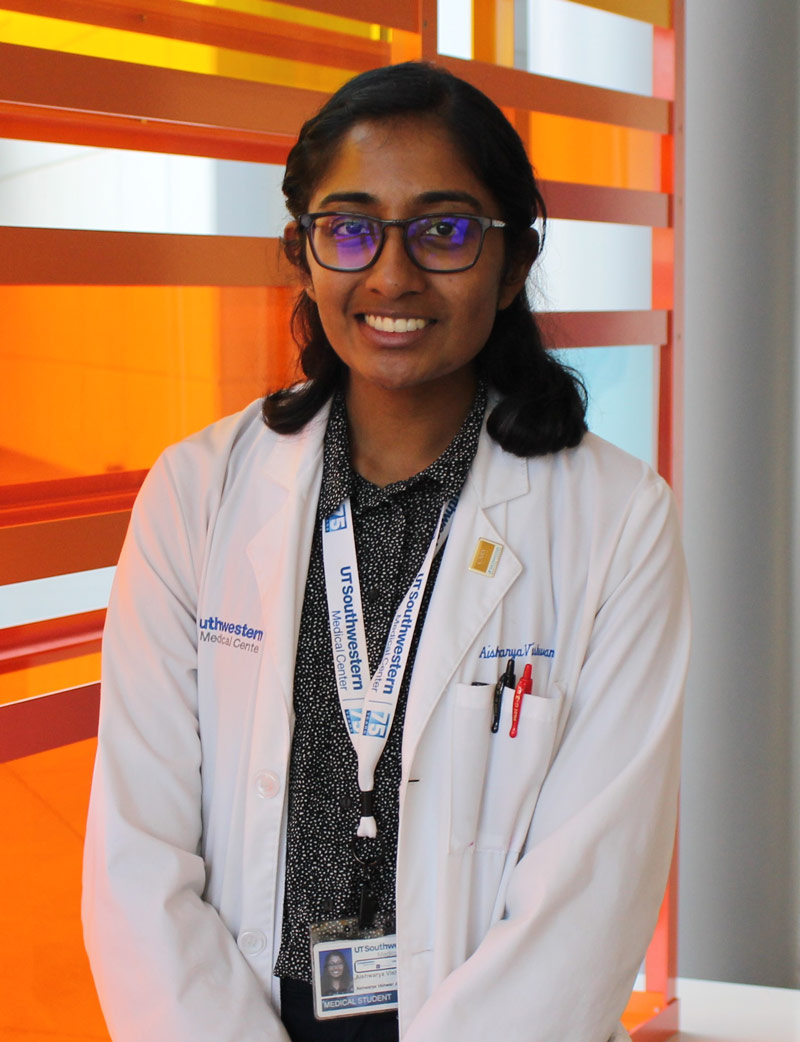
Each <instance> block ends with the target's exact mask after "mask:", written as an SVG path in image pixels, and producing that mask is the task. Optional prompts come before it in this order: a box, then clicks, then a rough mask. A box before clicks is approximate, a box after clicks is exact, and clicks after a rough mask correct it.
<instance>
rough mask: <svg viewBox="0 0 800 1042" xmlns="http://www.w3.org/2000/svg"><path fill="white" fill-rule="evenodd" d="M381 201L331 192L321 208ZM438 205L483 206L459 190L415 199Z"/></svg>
mask: <svg viewBox="0 0 800 1042" xmlns="http://www.w3.org/2000/svg"><path fill="white" fill-rule="evenodd" d="M379 202H380V200H379V199H378V198H377V197H376V196H374V195H370V193H369V192H330V193H329V194H328V195H326V196H324V198H322V199H320V201H319V204H318V205H319V206H320V207H325V206H330V204H331V203H357V204H359V205H361V206H376V205H378V203H379ZM438 203H466V205H467V206H471V207H473V209H475V210H477V211H480V210H482V209H483V206H482V205H481V203H480V202H479V200H478V199H476V198H475V196H474V195H470V193H469V192H461V191H458V190H457V189H445V190H443V191H435V192H422V194H421V195H418V196H416V197H415V199H414V204H415V205H422V206H433V205H436V204H438Z"/></svg>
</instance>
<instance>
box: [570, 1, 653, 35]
mask: <svg viewBox="0 0 800 1042" xmlns="http://www.w3.org/2000/svg"><path fill="white" fill-rule="evenodd" d="M574 2H575V3H577V4H583V5H584V6H585V7H596V8H598V10H600V11H609V12H611V13H612V14H620V15H623V16H624V17H626V18H636V19H638V20H639V21H642V22H651V23H652V24H653V25H658V26H662V27H663V28H665V29H669V28H670V27H671V26H672V0H574Z"/></svg>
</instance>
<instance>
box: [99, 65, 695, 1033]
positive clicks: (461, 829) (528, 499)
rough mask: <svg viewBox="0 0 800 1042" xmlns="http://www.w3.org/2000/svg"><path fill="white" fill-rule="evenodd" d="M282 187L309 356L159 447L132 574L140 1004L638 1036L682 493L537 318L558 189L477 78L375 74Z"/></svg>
mask: <svg viewBox="0 0 800 1042" xmlns="http://www.w3.org/2000/svg"><path fill="white" fill-rule="evenodd" d="M283 187H284V192H285V194H286V198H287V203H288V206H289V211H290V213H291V216H292V220H291V221H290V222H289V224H288V226H287V228H286V232H285V237H284V245H285V249H286V253H287V255H288V257H289V259H290V260H291V261H292V263H294V264H295V265H296V267H297V269H298V271H299V273H300V276H301V280H302V290H301V293H300V296H299V299H298V303H297V306H296V308H295V313H294V332H295V335H296V339H297V341H298V346H299V348H300V361H301V365H302V368H303V371H304V374H305V377H306V379H305V380H304V381H303V382H302V383H299V384H297V385H295V386H293V387H289V388H286V389H284V390H282V391H280V392H278V393H276V394H273V395H270V396H268V397H267V398H266V399H265V401H264V402H263V405H262V404H261V403H258V404H256V405H254V406H250V407H249V408H248V409H246V410H245V411H244V412H242V413H241V414H239V415H237V416H233V417H230V418H228V419H227V420H223V421H221V422H220V423H218V424H216V425H214V426H212V427H211V428H209V429H208V430H206V431H204V432H201V433H200V434H199V435H196V436H194V437H193V438H190V439H188V440H186V441H185V442H183V443H181V444H179V445H177V446H174V447H173V448H172V449H170V450H168V451H167V452H166V453H165V454H164V456H163V457H162V459H161V460H160V461H159V462H158V464H157V465H156V466H155V467H154V468H153V471H152V472H151V473H150V475H149V477H148V479H147V481H146V483H145V486H144V488H143V491H142V494H141V497H140V499H139V501H138V503H137V506H136V509H135V511H134V514H133V518H132V522H131V528H130V532H129V535H128V538H127V541H126V545H125V549H124V551H123V555H122V558H121V561H120V565H119V568H118V572H117V578H116V581H115V585H114V590H113V593H112V598H111V603H110V606H109V616H108V622H107V626H106V636H105V645H104V654H105V663H104V691H103V700H102V709H101V725H100V739H99V749H98V758H97V768H96V775H95V781H94V787H93V794H92V804H91V810H90V818H89V827H88V835H87V851H86V887H85V900H84V918H85V929H86V939H87V946H88V950H89V952H90V957H91V959H92V966H93V972H94V974H95V977H96V981H97V986H98V992H99V994H100V997H101V1001H102V1003H103V1007H104V1011H105V1014H106V1017H107V1019H108V1022H109V1026H110V1028H111V1032H112V1035H113V1037H114V1039H115V1042H134V1040H138V1039H141V1038H142V1037H145V1036H147V1037H149V1038H153V1039H156V1040H158V1042H161V1040H163V1042H167V1040H169V1042H234V1040H235V1042H243V1040H245V1042H251V1040H252V1042H256V1040H259V1042H263V1040H264V1039H270V1040H275V1042H280V1040H282V1042H286V1040H287V1039H291V1040H292V1042H348V1040H355V1039H356V1038H357V1039H358V1040H359V1042H393V1040H395V1042H396V1040H397V1039H400V1038H402V1039H403V1040H404V1042H441V1040H442V1039H458V1040H459V1042H482V1040H483V1039H485V1038H487V1037H496V1036H498V1035H500V1036H503V1037H508V1038H512V1039H523V1038H524V1039H525V1040H526V1042H552V1039H565V1040H567V1039H569V1040H572V1039H580V1040H581V1042H609V1040H611V1039H614V1040H622V1039H625V1038H626V1037H627V1036H626V1034H625V1032H624V1029H623V1028H622V1027H621V1026H620V1025H619V1017H620V1015H621V1013H622V1011H623V1009H624V1007H625V1004H626V1001H627V998H628V995H629V993H630V989H631V985H632V983H633V980H634V978H635V976H636V972H637V970H638V968H639V966H640V963H641V960H642V957H643V955H644V952H645V948H646V946H647V942H648V940H649V937H650V935H651V933H652V929H653V925H654V923H655V918H656V915H657V912H658V907H659V902H660V898H661V895H662V893H663V889H664V884H665V881H666V876H667V871H668V867H669V862H670V853H671V847H672V838H673V835H674V824H675V814H676V798H677V784H678V744H679V736H680V717H681V698H682V688H683V680H684V675H685V669H686V659H687V649H688V610H687V603H686V584H685V576H684V567H683V558H682V553H681V549H680V544H679V539H678V528H677V521H676V515H675V510H674V506H673V503H672V499H671V496H670V493H669V490H668V488H667V486H666V485H665V484H664V482H663V481H661V479H660V478H658V477H657V476H656V475H655V474H654V473H653V472H652V471H651V470H650V469H649V468H648V467H647V466H646V465H644V464H643V463H641V462H640V461H638V460H634V459H633V458H631V457H629V456H626V455H625V454H624V453H622V452H620V451H619V450H617V449H615V448H613V447H612V446H610V445H608V444H606V443H605V442H603V441H601V440H600V439H599V438H596V437H594V436H592V435H591V434H588V433H586V426H585V420H584V411H585V401H584V395H583V389H582V387H581V385H580V383H579V381H578V380H577V379H576V377H575V376H574V374H573V373H571V371H570V370H569V369H567V368H565V367H563V366H562V365H561V364H560V363H559V362H558V361H557V360H556V359H555V358H554V357H553V356H552V355H551V354H550V353H548V352H547V351H546V350H545V347H544V344H543V341H542V337H541V335H540V331H539V327H538V325H537V322H536V318H535V316H534V315H533V314H532V312H531V310H530V307H529V305H528V300H527V297H526V291H525V283H526V279H527V276H528V273H529V270H530V268H531V265H532V264H533V263H534V261H535V260H536V258H537V256H538V252H539V244H540V240H541V238H542V237H543V236H544V218H545V215H544V207H543V205H542V200H541V197H540V195H539V191H538V188H537V186H536V182H535V179H534V176H533V173H532V170H531V166H530V163H529V161H528V159H527V156H526V154H525V151H524V148H523V146H522V143H521V141H520V139H519V137H518V136H517V134H516V132H515V131H514V130H513V128H512V127H511V126H510V124H509V123H508V122H507V120H506V119H505V117H504V116H503V114H502V113H501V112H500V110H499V109H498V108H497V107H496V106H495V105H494V104H493V103H492V102H491V101H490V100H489V99H488V98H487V97H485V95H483V94H482V93H481V92H479V91H478V90H476V89H475V88H474V87H472V86H470V85H469V84H467V83H465V82H463V81H461V80H458V79H456V78H455V77H453V76H451V75H450V74H448V73H446V72H444V71H442V70H440V69H437V68H436V67H433V66H429V65H424V64H420V63H409V64H405V65H398V66H391V67H387V68H382V69H377V70H373V71H370V72H367V73H364V74H362V75H361V76H359V77H357V78H356V79H354V80H353V81H351V82H350V83H349V84H346V85H345V86H344V87H343V88H341V89H340V90H339V91H338V92H337V93H336V94H335V95H334V96H333V97H332V98H331V99H330V100H329V101H328V103H327V104H326V105H325V106H324V107H323V109H322V110H321V111H320V112H319V113H318V114H317V115H316V116H314V117H312V119H310V120H309V121H308V123H306V125H305V126H304V127H303V129H302V131H301V134H300V137H299V139H298V142H297V144H296V145H295V147H294V149H293V150H292V152H291V154H290V156H289V160H288V163H287V169H286V176H285V178H284V184H283ZM537 226H538V227H537ZM230 620H234V621H233V622H231V621H230ZM238 620H247V623H246V624H245V623H244V622H242V623H239V622H238ZM240 629H241V630H242V633H241V636H242V637H243V638H244V639H245V640H246V641H248V642H249V643H248V644H244V643H243V642H242V641H241V640H238V641H237V638H236V636H235V634H234V631H238V630H240ZM211 631H213V632H211ZM225 634H228V636H229V637H230V636H231V635H232V634H233V637H232V639H227V638H225V637H224V635H225ZM254 634H255V636H254ZM216 637H219V639H214V638H216ZM509 649H510V650H509ZM490 652H491V654H490ZM506 652H507V654H506ZM501 654H502V656H503V661H498V659H499V657H500V655H501ZM517 678H519V683H518V684H516V687H515V682H516V680H517ZM120 952H124V953H125V959H124V963H125V966H124V970H123V971H121V970H120V969H119V953H120ZM325 953H328V954H325ZM351 965H352V979H351V977H350V968H351ZM131 969H133V972H131ZM345 991H346V997H345V994H344V992H345ZM331 996H335V997H331ZM356 1014H358V1016H356Z"/></svg>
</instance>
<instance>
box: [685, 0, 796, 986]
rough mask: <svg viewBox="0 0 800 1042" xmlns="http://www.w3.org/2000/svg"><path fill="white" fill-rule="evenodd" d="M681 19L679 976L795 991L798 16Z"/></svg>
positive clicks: (789, 4) (773, 11)
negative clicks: (689, 637) (684, 580)
mask: <svg viewBox="0 0 800 1042" xmlns="http://www.w3.org/2000/svg"><path fill="white" fill-rule="evenodd" d="M687 9H688V10H687V138H686V143H687V169H686V182H687V188H686V218H687V258H686V388H685V409H686V413H685V450H686V462H685V504H684V524H685V539H686V550H687V556H688V560H689V570H690V577H691V582H692V587H693V598H694V611H695V646H694V655H693V662H692V667H691V672H690V683H689V691H688V704H687V714H686V731H685V735H686V742H685V772H684V784H683V797H682V825H681V850H680V859H681V897H680V905H681V918H680V927H679V933H680V972H681V974H682V975H685V976H695V977H709V978H714V979H719V980H731V981H741V982H749V983H755V984H769V985H777V986H795V987H796V986H797V985H798V984H799V983H800V973H799V972H798V944H799V943H800V929H799V928H798V908H799V907H800V902H799V901H798V890H799V889H800V882H799V877H798V871H797V861H798V858H797V852H798V845H799V844H800V828H799V827H798V821H799V820H800V799H798V765H799V764H800V742H799V741H798V733H797V727H798V716H800V694H798V682H797V681H798V676H797V674H795V675H794V677H793V675H792V673H793V664H792V653H793V652H792V645H793V643H794V646H795V647H797V645H798V644H800V628H798V626H797V589H798V586H797V580H798V578H800V572H799V571H798V560H797V549H796V548H797V547H798V534H800V528H799V527H798V524H797V515H796V513H794V516H793V511H796V506H797V490H798V476H797V459H798V457H797V455H796V452H795V434H794V430H795V429H796V423H797V415H798V409H797V405H798V399H797V396H796V394H795V392H794V386H795V381H796V371H797V364H796V363H797V358H798V352H797V340H796V327H795V312H796V305H795V296H794V293H795V286H796V282H797V279H796V271H797V266H796V241H797V236H796V205H797V198H798V190H797V172H798V165H797V156H796V153H797V138H798V134H797V109H798V106H797V73H796V68H797V60H798V11H797V3H796V2H795V0H769V3H756V2H753V0H688V4H687ZM793 525H794V537H793ZM793 573H794V581H793V580H792V576H793Z"/></svg>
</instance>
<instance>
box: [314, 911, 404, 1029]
mask: <svg viewBox="0 0 800 1042" xmlns="http://www.w3.org/2000/svg"><path fill="white" fill-rule="evenodd" d="M311 986H312V988H313V991H314V1016H315V1017H316V1018H317V1020H329V1019H331V1018H333V1017H353V1016H356V1015H358V1014H359V1013H382V1012H383V1011H384V1010H392V1009H397V935H396V934H393V933H392V934H386V933H383V932H382V930H381V929H380V927H371V928H368V929H366V930H365V929H359V928H358V920H357V919H355V918H353V919H334V920H332V921H330V922H326V923H315V924H314V925H312V927H311Z"/></svg>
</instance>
